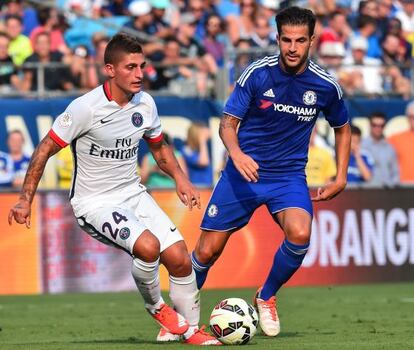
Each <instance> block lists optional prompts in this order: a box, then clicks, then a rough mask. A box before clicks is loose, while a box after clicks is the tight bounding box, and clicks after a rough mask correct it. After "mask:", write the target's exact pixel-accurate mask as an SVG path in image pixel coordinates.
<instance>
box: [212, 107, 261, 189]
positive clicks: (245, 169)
mask: <svg viewBox="0 0 414 350" xmlns="http://www.w3.org/2000/svg"><path fill="white" fill-rule="evenodd" d="M239 123H240V120H239V119H238V118H235V117H233V116H231V115H229V114H224V115H223V117H222V118H221V121H220V128H219V134H220V138H221V139H222V141H223V143H224V146H225V147H226V149H227V151H228V152H229V156H230V158H231V159H232V160H233V163H234V166H235V167H236V169H237V170H238V171H239V173H240V174H241V175H242V176H243V177H244V178H245V179H246V181H249V182H251V181H253V182H257V180H258V179H259V174H258V172H257V170H258V169H259V166H258V165H257V163H256V162H255V161H254V160H253V159H252V158H251V157H250V156H248V155H247V154H245V153H243V151H242V150H241V149H240V146H239V141H238V139H237V126H238V125H239Z"/></svg>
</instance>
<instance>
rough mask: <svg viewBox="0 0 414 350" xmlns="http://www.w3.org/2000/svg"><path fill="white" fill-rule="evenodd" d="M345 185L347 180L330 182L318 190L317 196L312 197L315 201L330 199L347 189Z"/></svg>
mask: <svg viewBox="0 0 414 350" xmlns="http://www.w3.org/2000/svg"><path fill="white" fill-rule="evenodd" d="M345 186H346V182H341V181H334V182H330V183H328V184H327V185H326V186H324V187H319V188H318V190H317V191H316V196H314V197H312V198H311V199H312V201H314V202H320V201H327V200H330V199H332V198H334V197H336V196H337V195H338V194H339V193H341V192H342V191H343V190H344V189H345Z"/></svg>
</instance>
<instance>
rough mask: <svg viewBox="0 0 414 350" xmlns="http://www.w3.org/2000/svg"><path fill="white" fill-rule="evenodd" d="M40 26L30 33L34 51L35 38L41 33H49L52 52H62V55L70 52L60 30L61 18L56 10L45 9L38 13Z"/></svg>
mask: <svg viewBox="0 0 414 350" xmlns="http://www.w3.org/2000/svg"><path fill="white" fill-rule="evenodd" d="M38 19H39V24H40V25H39V26H37V27H36V28H35V29H33V31H32V32H31V33H30V42H31V44H32V48H33V49H34V44H35V38H36V37H37V34H39V33H40V32H48V33H49V37H50V49H51V50H52V51H60V52H61V53H62V54H67V53H68V52H69V49H68V47H67V46H66V43H65V40H64V39H63V34H62V32H61V31H60V29H59V28H58V25H59V16H58V12H57V10H56V9H54V8H50V7H44V8H41V9H40V10H39V11H38Z"/></svg>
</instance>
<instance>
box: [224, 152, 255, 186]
mask: <svg viewBox="0 0 414 350" xmlns="http://www.w3.org/2000/svg"><path fill="white" fill-rule="evenodd" d="M230 156H231V159H233V163H234V166H235V167H236V169H237V170H238V171H239V173H240V174H241V175H242V176H243V177H244V178H245V180H246V181H248V182H252V181H253V182H257V181H258V180H259V173H258V172H257V170H259V165H258V164H257V163H256V162H255V161H254V160H253V158H251V157H250V156H248V155H247V154H245V153H243V152H238V153H236V154H232V155H230Z"/></svg>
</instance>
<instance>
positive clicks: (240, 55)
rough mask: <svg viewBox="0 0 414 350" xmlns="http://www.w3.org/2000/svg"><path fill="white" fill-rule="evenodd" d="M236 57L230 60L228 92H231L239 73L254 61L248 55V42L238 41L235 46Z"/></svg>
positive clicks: (251, 56)
mask: <svg viewBox="0 0 414 350" xmlns="http://www.w3.org/2000/svg"><path fill="white" fill-rule="evenodd" d="M235 49H236V50H235V55H236V57H235V58H234V59H233V60H231V63H230V67H229V83H230V89H229V90H230V91H231V90H233V86H234V84H235V83H236V81H237V79H239V76H240V75H241V73H242V72H243V71H244V70H245V69H246V68H247V67H248V66H249V64H250V63H252V62H253V61H254V59H255V58H254V56H253V55H251V54H250V53H249V50H250V49H251V45H250V40H247V39H240V40H239V41H238V42H237V43H236V45H235Z"/></svg>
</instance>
